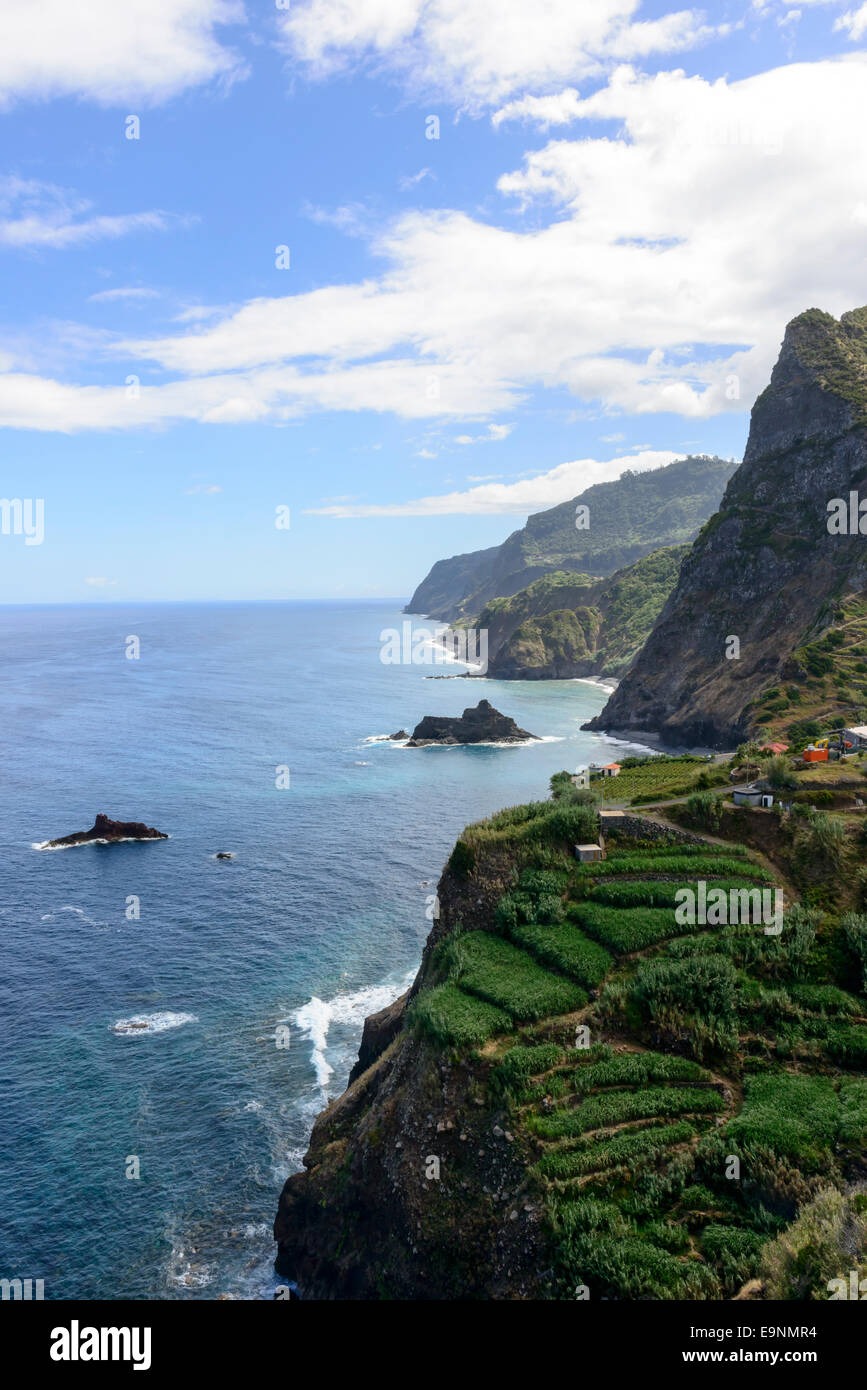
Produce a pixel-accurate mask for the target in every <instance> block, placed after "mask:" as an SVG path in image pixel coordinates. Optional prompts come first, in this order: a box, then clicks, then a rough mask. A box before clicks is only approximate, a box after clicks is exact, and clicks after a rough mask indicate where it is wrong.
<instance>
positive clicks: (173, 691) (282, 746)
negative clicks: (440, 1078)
mask: <svg viewBox="0 0 867 1390" xmlns="http://www.w3.org/2000/svg"><path fill="white" fill-rule="evenodd" d="M402 621H403V615H402V614H401V613H400V612H399V610H398V605H397V602H396V601H395V602H389V601H366V602H358V603H345V604H335V603H231V604H230V603H223V604H217V603H214V604H191V603H177V604H141V605H116V606H115V605H99V606H83V605H82V606H77V605H68V606H57V607H17V608H13V607H7V608H0V633H2V651H3V662H2V677H0V719H2V750H3V751H2V772H3V775H2V786H0V824H2V832H0V833H2V842H3V853H2V860H0V890H2V891H0V934H2V971H0V1021H2V1044H3V1045H2V1048H0V1193H2V1221H0V1277H7V1278H13V1277H16V1276H17V1277H22V1278H26V1277H30V1278H34V1279H37V1278H42V1279H44V1280H45V1297H46V1298H55V1299H59V1298H90V1299H92V1298H117V1299H120V1298H142V1299H152V1298H216V1297H218V1296H219V1295H220V1294H224V1295H229V1296H231V1297H235V1298H261V1297H270V1296H271V1293H272V1290H273V1287H274V1278H273V1274H272V1270H271V1260H272V1258H273V1246H272V1243H271V1223H272V1221H273V1218H274V1213H275V1209H276V1205H277V1198H278V1195H279V1191H280V1187H281V1184H282V1182H283V1180H284V1179H285V1177H286V1176H287V1174H289V1173H290V1172H292V1171H294V1170H295V1169H297V1168H299V1167H300V1166H301V1164H300V1160H301V1156H302V1154H303V1152H304V1150H305V1147H306V1142H307V1138H308V1135H309V1131H310V1126H311V1124H312V1121H313V1118H314V1116H315V1115H316V1113H317V1111H318V1110H320V1109H321V1107H322V1105H323V1104H324V1102H325V1100H326V1098H327V1096H328V1095H329V1094H333V1095H336V1094H337V1093H339V1092H340V1091H341V1090H342V1089H343V1087H344V1085H345V1082H346V1077H347V1074H348V1071H349V1068H350V1067H351V1065H352V1062H353V1061H354V1058H355V1053H356V1050H357V1046H358V1041H359V1038H360V1034H361V1026H362V1022H363V1019H364V1017H365V1015H366V1014H367V1013H370V1012H371V1011H373V1010H374V1009H376V1008H380V1007H382V1005H384V1004H385V1003H387V1002H388V1001H389V1000H390V999H392V998H394V997H395V996H396V995H397V994H398V993H399V992H400V991H401V990H402V989H403V988H405V987H406V985H407V983H408V982H409V980H410V979H411V977H412V975H413V973H414V971H415V969H416V967H417V965H418V961H419V958H420V954H421V949H422V945H423V943H424V940H425V937H426V935H427V932H428V930H429V928H430V921H429V920H428V919H427V918H426V909H427V907H428V904H429V895H432V894H433V892H434V889H435V887H436V882H437V879H438V877H439V874H440V872H441V869H442V866H443V864H444V861H445V859H446V858H447V856H448V854H449V852H450V849H451V846H452V844H453V843H454V840H455V838H456V836H457V835H458V833H459V831H460V830H461V828H462V827H463V826H464V825H465V824H466V823H467V822H468V821H471V820H474V819H477V818H479V817H480V816H484V815H487V814H489V813H490V812H492V811H495V810H497V809H499V808H500V807H502V806H505V805H510V804H514V803H517V802H521V801H524V800H528V799H532V798H540V797H544V796H545V795H546V794H547V786H548V779H549V777H550V775H551V773H552V772H555V771H557V770H558V769H559V768H562V767H569V768H572V767H574V766H575V765H576V764H577V763H579V762H587V761H589V760H591V759H594V758H598V757H599V756H600V755H601V754H603V753H605V752H606V751H608V750H609V749H610V744H611V742H612V741H611V740H606V739H604V738H603V737H599V736H596V735H590V734H583V733H581V732H580V729H579V726H580V724H581V723H582V722H583V721H584V720H585V719H587V718H589V717H590V715H592V714H594V713H596V712H597V711H598V710H599V709H600V708H601V706H602V704H603V703H604V700H605V692H604V691H602V690H601V689H599V688H598V687H595V686H593V685H592V684H585V683H582V682H574V681H573V682H559V681H558V682H549V683H542V684H539V683H515V682H508V683H506V682H494V681H481V680H431V679H426V676H430V675H431V674H434V673H441V672H442V671H443V670H444V669H445V670H448V669H451V670H462V669H464V668H461V667H452V668H443V667H441V666H440V667H432V666H418V665H416V666H413V665H384V664H383V663H382V661H381V660H380V647H381V644H380V633H381V631H382V630H383V629H384V628H389V627H395V628H399V627H400V625H401V622H402ZM415 621H416V622H417V624H418V625H424V624H422V623H421V620H415ZM133 636H135V637H138V638H139V641H140V649H141V654H140V657H139V658H138V659H128V658H127V657H126V655H125V651H126V648H127V639H128V638H129V637H133ZM482 697H486V698H488V699H490V700H491V702H492V703H493V704H494V705H495V706H496V707H497V708H498V709H501V710H502V711H503V712H504V713H506V714H509V715H511V716H513V717H514V718H515V719H516V720H517V721H518V723H519V724H520V725H521V726H522V727H523V728H525V729H528V730H530V731H531V732H533V733H535V734H539V735H543V736H545V738H546V739H547V740H549V741H546V742H542V743H537V744H532V745H529V746H524V747H507V748H506V747H499V748H495V747H474V748H428V749H418V750H413V749H407V748H402V747H399V746H396V745H394V744H391V743H384V742H368V741H367V740H369V739H371V738H373V737H375V736H376V735H383V734H389V733H392V732H394V731H395V730H397V729H399V728H408V729H412V727H413V725H414V724H415V723H416V722H417V721H418V720H419V719H420V718H421V717H422V715H424V714H428V713H430V714H437V713H442V714H459V713H460V712H461V711H462V709H463V708H464V707H465V706H466V705H469V704H475V703H476V702H477V700H478V699H480V698H482ZM278 768H288V769H289V775H288V779H287V778H286V775H285V774H283V777H282V780H284V781H285V780H288V782H289V785H288V786H283V787H278V786H277V785H276V783H277V780H278V776H279V774H278ZM98 811H102V812H105V813H106V814H107V815H109V816H111V817H112V818H114V819H121V820H143V821H146V822H147V824H148V825H153V826H156V827H157V828H159V829H160V830H164V831H167V832H168V833H169V835H170V839H168V840H161V841H152V842H150V843H147V842H138V843H124V844H114V845H86V846H81V847H76V848H72V849H66V850H60V851H46V850H40V849H37V848H35V847H34V846H37V845H39V844H40V843H42V842H44V841H45V840H47V839H49V838H53V837H55V836H59V835H65V834H68V833H70V832H71V831H74V830H80V829H86V828H88V827H89V826H90V825H91V824H92V823H93V819H94V816H95V815H96V813H97V812H98ZM217 851H230V852H232V853H233V854H234V855H235V858H234V859H232V860H228V861H220V860H217V859H215V857H214V856H215V854H216V852H217ZM136 899H137V900H138V906H137V907H136V902H135V901H134V900H136ZM136 910H137V911H138V914H139V915H138V916H137V917H136V915H135V914H136ZM130 1022H137V1023H140V1024H141V1023H143V1024H144V1025H145V1026H144V1027H143V1028H137V1029H133V1030H132V1031H125V1030H126V1029H127V1027H128V1025H129V1023H130ZM286 1028H288V1030H289V1031H288V1046H278V1042H285V1041H286V1038H287V1035H286V1033H285V1031H282V1030H285V1029H286ZM134 1160H137V1164H136V1163H135V1162H134ZM136 1168H138V1171H139V1176H138V1177H134V1176H132V1177H130V1176H127V1174H128V1172H134V1171H135V1170H136Z"/></svg>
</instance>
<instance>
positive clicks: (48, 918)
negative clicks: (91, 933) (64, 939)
mask: <svg viewBox="0 0 867 1390" xmlns="http://www.w3.org/2000/svg"><path fill="white" fill-rule="evenodd" d="M61 912H71V913H72V915H73V916H74V917H78V918H79V920H80V921H82V922H84V923H86V925H87V926H88V927H104V926H105V925H106V924H105V922H94V920H93V918H92V917H88V915H87V913H86V912H85V911H84V910H83V909H82V908H80V907H70V906H68V905H67V906H65V907H59V908H58V909H57V911H56V912H43V914H42V916H41V917H40V919H39V920H40V922H53V921H54V919H55V917H58V916H59V915H60V913H61Z"/></svg>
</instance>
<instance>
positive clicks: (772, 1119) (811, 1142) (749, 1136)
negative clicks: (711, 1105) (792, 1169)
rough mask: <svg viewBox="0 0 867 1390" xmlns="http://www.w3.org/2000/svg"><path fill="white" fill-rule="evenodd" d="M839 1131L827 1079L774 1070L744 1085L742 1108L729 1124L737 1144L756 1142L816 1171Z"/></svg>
mask: <svg viewBox="0 0 867 1390" xmlns="http://www.w3.org/2000/svg"><path fill="white" fill-rule="evenodd" d="M836 1129H837V1097H836V1095H835V1093H834V1087H833V1085H832V1083H831V1082H830V1081H829V1080H828V1078H827V1077H824V1076H802V1075H794V1074H793V1073H791V1072H775V1073H772V1074H770V1075H767V1076H755V1077H752V1078H751V1079H750V1080H749V1081H747V1083H746V1097H745V1100H744V1108H743V1110H742V1111H741V1113H740V1114H739V1115H736V1116H735V1117H734V1119H732V1120H730V1121H729V1125H728V1131H727V1133H728V1136H729V1138H730V1139H731V1140H733V1141H734V1142H735V1143H738V1142H740V1143H743V1144H754V1145H758V1146H761V1147H763V1148H766V1149H770V1150H771V1151H772V1152H773V1153H775V1154H779V1155H780V1156H781V1157H783V1158H787V1159H792V1160H794V1161H795V1162H796V1163H797V1164H798V1166H799V1168H802V1169H803V1170H804V1171H806V1172H809V1171H816V1170H818V1169H820V1168H821V1167H822V1166H823V1165H824V1163H825V1162H826V1160H827V1157H828V1150H829V1147H830V1145H831V1144H832V1143H833V1141H834V1138H835V1135H836Z"/></svg>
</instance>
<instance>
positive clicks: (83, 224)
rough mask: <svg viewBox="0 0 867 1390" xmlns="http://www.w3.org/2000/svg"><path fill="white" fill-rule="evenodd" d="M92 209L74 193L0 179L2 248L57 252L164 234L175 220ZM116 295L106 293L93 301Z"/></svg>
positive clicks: (161, 215)
mask: <svg viewBox="0 0 867 1390" xmlns="http://www.w3.org/2000/svg"><path fill="white" fill-rule="evenodd" d="M90 209H91V204H90V202H88V200H87V199H86V198H81V197H80V196H79V195H78V194H77V193H74V192H72V191H71V190H70V189H67V188H58V187H57V186H56V185H55V184H50V183H40V182H39V181H38V180H36V179H20V178H16V177H15V176H14V175H10V176H8V177H5V178H0V246H9V247H13V248H16V249H26V250H37V249H41V248H52V249H54V250H59V249H63V248H64V247H67V246H80V245H82V244H86V243H89V242H93V241H103V240H105V239H111V240H114V239H116V238H117V237H121V236H128V235H129V234H130V233H132V232H141V231H163V230H165V228H166V227H168V226H169V225H170V223H171V222H172V221H175V220H177V219H174V218H172V217H170V215H169V214H168V213H165V212H160V211H151V212H132V213H123V214H122V215H120V216H102V215H100V216H88V215H87V214H88V213H89V212H90ZM125 293H127V294H129V293H131V292H130V291H125ZM117 294H118V292H117V291H111V290H106V291H103V293H102V296H93V297H94V298H98V297H102V298H108V297H111V296H114V297H117Z"/></svg>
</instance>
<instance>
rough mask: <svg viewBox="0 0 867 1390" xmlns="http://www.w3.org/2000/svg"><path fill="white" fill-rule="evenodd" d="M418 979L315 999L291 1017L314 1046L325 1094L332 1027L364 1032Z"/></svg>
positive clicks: (318, 1081)
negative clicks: (367, 1023) (366, 1024)
mask: <svg viewBox="0 0 867 1390" xmlns="http://www.w3.org/2000/svg"><path fill="white" fill-rule="evenodd" d="M414 977H415V971H414V970H413V971H412V972H411V973H410V974H408V975H407V976H406V977H405V979H404V980H403V981H402V982H399V983H398V984H396V985H395V984H393V983H390V984H382V985H368V986H367V987H366V988H365V989H359V990H356V991H355V992H354V993H353V994H337V995H335V997H334V998H333V999H330V1000H328V1001H327V1002H326V1001H325V1000H323V999H319V998H317V997H316V996H315V995H314V997H313V998H312V999H309V1000H308V1001H307V1003H306V1004H302V1006H301V1008H300V1009H296V1010H295V1012H294V1013H293V1014H292V1015H291V1019H292V1022H293V1023H294V1024H295V1026H296V1028H298V1029H300V1032H301V1036H302V1037H303V1038H304V1039H305V1040H307V1041H309V1042H310V1043H311V1049H310V1061H311V1062H312V1064H313V1070H314V1073H315V1075H316V1084H317V1086H319V1088H320V1089H321V1090H324V1089H325V1087H326V1086H327V1085H328V1081H329V1079H330V1078H331V1076H333V1074H334V1068H333V1066H332V1065H331V1063H330V1062H329V1061H328V1058H327V1056H326V1049H327V1047H328V1034H329V1031H330V1029H331V1026H332V1024H335V1023H336V1024H345V1025H348V1026H351V1027H354V1028H356V1029H358V1028H360V1027H361V1025H362V1024H363V1022H364V1020H365V1019H366V1018H367V1016H368V1014H375V1013H376V1012H377V1011H378V1010H379V1009H384V1008H385V1006H386V1004H390V1003H392V1001H393V1000H395V999H396V998H397V997H398V996H399V995H401V994H403V992H404V990H406V989H407V988H408V987H409V985H410V984H411V983H412V981H413V979H414Z"/></svg>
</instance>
